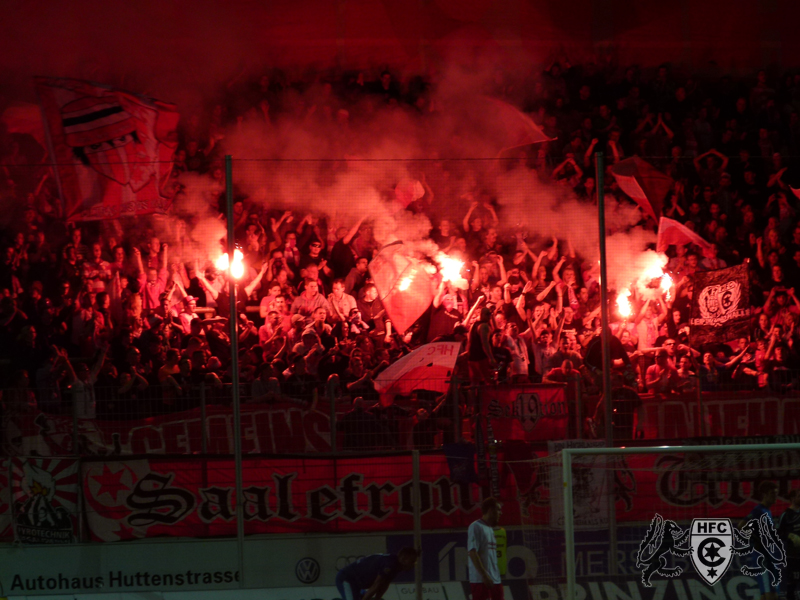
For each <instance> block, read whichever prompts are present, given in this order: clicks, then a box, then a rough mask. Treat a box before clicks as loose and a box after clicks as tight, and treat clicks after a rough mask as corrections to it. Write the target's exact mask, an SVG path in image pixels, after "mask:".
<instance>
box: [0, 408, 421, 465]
mask: <svg viewBox="0 0 800 600" xmlns="http://www.w3.org/2000/svg"><path fill="white" fill-rule="evenodd" d="M329 407H330V405H329V404H328V402H327V401H326V400H322V401H320V402H318V403H317V404H316V406H315V407H314V408H313V409H311V408H306V407H304V406H301V405H300V404H298V403H293V402H291V401H281V402H275V403H270V404H243V405H242V409H241V416H242V451H243V452H244V453H245V454H303V453H315V452H329V451H330V449H331V424H330V408H329ZM351 408H352V406H351V405H350V403H348V402H343V403H339V404H338V405H337V407H336V409H337V417H336V418H337V420H342V419H343V418H344V416H345V415H346V414H347V413H346V411H348V410H350V409H351ZM205 412H206V414H205V446H204V442H203V431H204V428H203V413H202V410H201V409H200V408H195V409H192V410H188V411H183V412H179V413H173V414H169V415H162V416H158V417H150V418H147V419H138V420H131V421H99V420H94V419H78V421H77V423H78V436H77V437H78V443H79V445H80V448H79V450H80V454H81V456H108V455H115V456H118V455H130V454H200V453H202V452H203V451H205V452H206V453H208V454H232V453H233V409H232V408H231V407H229V406H221V405H210V406H207V407H206V409H205ZM414 412H415V411H411V412H410V413H409V414H408V415H407V416H405V417H398V418H395V419H394V420H393V421H392V423H391V430H392V432H393V436H392V437H391V440H389V438H387V439H386V440H381V439H379V440H378V443H376V447H377V448H378V449H383V450H400V449H409V450H410V449H411V447H412V443H413V437H412V431H413V425H414V414H413V413H414ZM384 425H385V423H383V422H378V425H377V427H384ZM4 427H5V430H6V435H5V439H6V452H7V453H8V454H10V455H13V456H31V455H33V456H64V455H70V454H74V453H75V452H74V450H73V439H74V438H73V435H72V430H73V420H72V418H71V417H67V416H58V415H50V414H46V413H43V412H40V411H37V410H34V409H29V410H28V411H27V412H25V413H23V414H17V415H14V416H13V417H10V418H7V419H6V421H5V423H4ZM381 431H382V430H375V431H369V430H366V431H364V432H363V435H370V436H372V437H370V439H373V437H374V436H379V434H380V433H381ZM357 434H358V435H361V434H362V433H361V432H358V433H357ZM344 436H345V431H344V430H343V427H340V428H339V447H340V448H341V447H342V443H343V441H344ZM389 441H390V442H391V445H387V444H388V443H389ZM384 442H386V443H384Z"/></svg>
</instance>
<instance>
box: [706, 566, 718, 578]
mask: <svg viewBox="0 0 800 600" xmlns="http://www.w3.org/2000/svg"><path fill="white" fill-rule="evenodd" d="M708 576H709V577H712V578H713V577H716V576H717V570H716V569H715V568H714V567H711V568H710V569H709V570H708Z"/></svg>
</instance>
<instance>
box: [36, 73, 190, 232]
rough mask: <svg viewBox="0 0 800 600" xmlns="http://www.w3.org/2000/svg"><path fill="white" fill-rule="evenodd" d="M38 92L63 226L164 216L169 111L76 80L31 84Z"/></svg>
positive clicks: (171, 136) (174, 116) (173, 118)
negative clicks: (61, 203) (135, 216)
mask: <svg viewBox="0 0 800 600" xmlns="http://www.w3.org/2000/svg"><path fill="white" fill-rule="evenodd" d="M36 91H37V93H38V95H39V101H40V103H41V106H42V111H43V114H44V122H45V132H46V135H47V142H48V146H49V151H50V155H51V156H52V157H53V158H54V162H55V164H56V169H55V170H56V176H57V180H58V185H59V190H60V193H61V199H62V202H63V204H64V215H65V216H66V218H67V220H69V221H92V220H99V219H115V218H117V217H121V216H127V215H144V214H150V213H154V212H165V211H166V209H167V208H168V207H169V205H170V203H171V201H172V200H171V197H170V194H169V193H168V191H167V188H166V185H165V184H166V182H167V180H168V177H169V173H170V170H171V168H172V153H173V152H174V150H175V147H176V145H177V132H176V128H177V125H178V113H177V111H176V108H175V106H174V105H172V104H167V103H164V102H160V101H158V100H154V99H152V98H146V97H144V96H139V95H135V94H131V93H129V92H124V91H121V90H117V89H114V88H110V87H106V86H102V85H98V84H95V83H90V82H88V81H81V80H77V79H55V78H45V77H37V78H36Z"/></svg>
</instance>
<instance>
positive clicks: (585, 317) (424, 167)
mask: <svg viewBox="0 0 800 600" xmlns="http://www.w3.org/2000/svg"><path fill="white" fill-rule="evenodd" d="M370 79H371V77H370V75H369V74H368V73H359V74H353V75H343V76H340V77H336V78H326V77H324V76H322V75H320V76H317V77H314V78H312V79H310V80H308V79H307V80H304V81H301V80H290V79H289V77H288V76H286V75H285V74H284V73H281V72H278V71H276V72H273V73H270V74H269V75H264V76H263V77H261V78H259V79H257V80H255V81H251V82H249V83H248V84H247V85H244V84H242V86H241V88H236V87H233V88H231V87H229V88H226V90H227V91H226V93H225V94H224V95H223V96H222V99H221V100H219V101H217V102H215V103H212V104H211V105H210V106H208V110H207V112H206V113H205V114H203V115H191V116H189V117H188V118H186V119H185V120H184V121H183V122H182V124H181V129H180V131H181V139H180V145H179V148H178V150H177V151H176V153H175V157H174V167H173V176H174V177H175V179H176V181H178V182H179V181H180V180H181V179H180V178H181V177H183V176H184V173H195V174H200V175H207V176H208V177H209V178H210V179H211V180H212V181H215V182H217V183H218V184H219V185H218V186H217V188H216V191H215V194H216V197H217V198H218V200H219V206H220V211H219V212H220V214H224V187H225V186H224V169H223V166H222V162H221V158H222V156H223V155H224V154H225V144H226V131H228V130H229V129H230V128H231V127H235V126H236V125H237V123H241V122H242V120H243V119H245V118H247V119H253V118H256V119H262V120H263V121H264V122H286V121H292V120H299V121H306V122H307V121H309V120H319V121H320V122H327V123H343V124H344V123H347V122H357V121H358V119H359V118H362V116H363V115H362V114H361V113H360V112H359V111H360V110H363V107H364V106H365V104H364V101H365V99H366V100H368V101H369V103H370V105H372V106H376V105H377V106H381V107H386V108H388V109H389V110H396V111H403V112H405V113H408V114H410V115H412V116H413V118H418V119H424V118H426V115H427V114H430V113H434V112H435V111H436V110H438V108H437V106H436V104H435V102H433V101H432V98H433V92H434V87H435V85H434V84H433V83H431V82H428V81H426V80H424V79H423V78H421V77H414V78H408V79H404V80H398V79H397V78H396V77H395V76H394V75H393V74H392V73H391V72H389V71H384V72H383V73H381V74H380V75H379V76H375V77H374V80H372V81H371V80H370ZM311 92H313V93H311ZM490 92H491V93H492V94H493V95H495V96H497V97H501V98H504V99H505V100H507V101H509V102H511V103H512V104H514V105H516V106H518V107H520V108H522V109H523V110H525V111H526V112H528V113H529V114H530V115H531V116H532V118H533V119H534V121H536V122H537V123H538V124H540V126H541V127H542V129H543V131H544V132H545V134H547V135H548V136H549V137H551V138H555V141H552V142H547V143H542V144H539V145H537V146H535V147H533V149H532V150H530V152H529V154H524V153H522V154H519V156H518V158H519V160H520V162H521V163H522V164H524V165H525V167H526V168H528V169H530V170H532V171H535V172H536V173H537V175H538V177H539V178H540V179H541V180H542V182H543V183H544V182H546V184H547V185H553V186H562V187H566V188H571V189H572V190H574V194H575V195H576V197H577V198H579V199H580V200H581V201H582V202H584V203H586V205H587V208H591V206H592V205H594V203H595V202H596V201H595V198H594V193H595V178H594V171H595V166H594V162H593V161H594V153H595V152H596V151H598V150H602V151H603V152H604V153H605V156H606V158H607V163H608V167H609V168H611V167H613V165H614V164H616V163H617V162H619V161H620V160H623V159H624V158H625V157H630V156H634V155H637V156H640V157H643V158H645V159H646V160H647V161H648V162H650V163H651V164H653V165H654V166H656V167H657V168H659V169H660V170H662V171H663V172H664V173H666V174H668V175H669V176H670V177H672V178H673V179H674V181H675V182H676V183H675V186H674V189H673V190H672V192H671V193H670V194H669V195H668V197H667V199H666V200H665V202H664V208H663V214H664V215H665V216H668V217H670V218H673V219H676V220H678V221H680V222H681V223H684V224H686V225H687V226H689V227H690V228H691V229H693V230H694V231H695V232H697V233H698V234H700V235H701V236H703V237H704V238H705V239H706V240H708V241H709V242H712V249H711V250H710V251H708V252H706V253H705V254H702V253H700V251H699V250H698V249H697V248H694V247H686V246H681V247H677V248H676V247H671V248H670V249H669V252H668V254H669V263H668V265H667V270H668V271H669V272H670V273H671V274H672V277H673V280H674V282H675V287H674V290H673V293H671V294H670V298H667V297H666V296H661V297H657V298H649V297H648V298H647V299H645V298H644V297H637V295H636V293H635V292H634V295H633V296H632V297H631V302H632V305H633V311H632V314H631V315H630V317H628V318H627V319H622V318H621V317H620V316H619V314H618V313H617V311H616V309H615V308H614V307H612V311H611V314H612V318H613V320H614V322H613V325H612V329H613V332H614V334H615V335H616V336H617V337H618V339H619V342H620V343H621V347H622V348H623V349H624V351H625V356H624V357H619V362H618V367H619V369H620V372H621V373H622V372H623V371H624V372H625V373H624V376H625V377H628V382H629V383H630V384H632V385H633V386H634V387H638V389H639V390H640V391H647V392H652V393H661V394H670V393H676V392H680V391H687V390H690V389H695V386H698V385H699V386H701V387H702V389H703V390H718V389H726V388H727V389H731V388H732V387H735V388H736V389H762V390H766V389H769V390H770V391H771V392H785V391H787V390H789V389H797V387H798V380H797V376H798V370H797V367H798V356H797V350H798V345H797V341H798V327H797V322H798V315H799V314H800V301H799V300H798V297H797V294H800V285H798V284H799V283H800V222H799V221H798V215H797V196H796V195H795V193H794V190H793V188H792V186H794V185H798V186H800V172H799V171H798V168H800V162H799V161H798V158H800V74H794V73H790V74H786V75H784V76H782V77H780V78H777V79H774V80H773V79H771V78H770V77H769V76H768V75H767V73H765V72H763V71H762V72H759V73H758V74H757V75H756V77H755V78H754V79H750V78H741V79H737V78H734V77H728V76H722V77H717V78H694V77H686V76H679V75H678V74H673V73H672V72H671V69H670V67H669V66H666V65H665V66H661V67H659V68H657V69H653V70H640V69H638V68H636V67H628V68H624V69H621V70H620V69H613V70H612V69H606V68H601V67H599V66H597V65H594V64H588V63H587V64H582V65H572V64H558V63H554V64H552V65H550V66H549V67H548V68H547V69H546V70H544V71H543V72H542V73H539V74H536V75H534V76H530V77H526V78H525V79H524V80H523V79H520V80H515V79H514V78H513V77H512V76H511V75H503V76H498V78H497V79H496V81H495V87H494V89H492V90H490ZM301 98H302V100H300V99H301ZM309 98H311V99H313V101H312V100H309ZM3 139H4V140H5V141H4V142H3V145H2V148H1V149H0V151H1V152H2V155H3V157H2V172H3V177H2V179H3V181H2V182H0V188H1V189H0V193H2V205H3V207H4V208H5V210H6V211H7V214H6V218H5V219H4V222H5V223H6V226H5V230H4V231H3V232H2V240H3V244H4V245H3V252H2V259H1V260H0V289H1V290H2V298H0V358H2V359H4V361H5V362H6V364H7V368H6V379H5V381H4V384H3V387H4V388H5V391H4V392H3V404H4V407H5V411H6V412H7V413H13V412H14V411H19V410H25V409H26V407H28V406H35V407H36V408H38V409H39V410H42V411H45V412H52V413H61V414H70V413H71V412H72V410H73V406H74V407H75V410H76V413H77V415H78V416H79V417H82V418H95V417H96V418H103V419H129V418H141V417H146V416H151V415H155V414H163V413H165V412H175V411H180V410H184V409H187V408H192V407H193V406H196V405H197V402H198V395H197V393H196V386H197V385H198V384H200V383H204V384H205V386H206V389H207V390H208V398H209V401H210V402H225V401H226V392H225V391H224V390H225V386H224V384H226V383H229V382H230V380H231V377H230V375H231V373H230V362H231V361H230V340H229V337H228V335H229V333H228V329H227V319H226V316H227V315H228V314H229V309H230V301H231V299H230V297H229V294H228V288H227V285H226V277H225V273H224V272H221V271H218V270H217V269H216V268H215V267H214V264H213V263H212V262H210V261H207V262H203V261H199V262H198V261H190V262H186V258H185V257H186V254H185V253H184V251H183V246H184V241H185V240H184V238H185V232H186V225H185V224H184V223H183V222H182V221H180V220H177V219H173V220H171V221H170V219H169V217H168V218H166V219H165V220H164V221H161V223H162V226H160V227H158V228H156V227H150V228H148V227H136V228H130V227H127V228H123V227H122V226H120V225H119V223H108V222H106V223H101V222H86V223H76V224H71V225H69V226H67V225H66V224H65V223H64V220H63V219H62V218H61V215H60V208H59V203H58V201H57V188H56V187H55V185H54V182H53V181H54V178H53V177H52V176H48V170H49V167H46V166H41V167H38V168H35V169H34V168H31V167H30V166H29V165H28V164H27V162H26V160H27V159H26V158H25V156H24V153H23V152H22V150H23V148H22V144H21V141H20V140H19V138H17V137H15V136H12V135H9V134H7V133H4V134H3ZM413 169H414V170H415V171H414V172H415V173H416V176H417V178H418V189H419V190H420V192H422V193H420V194H415V199H414V201H413V202H411V203H410V204H409V205H408V207H407V208H406V210H408V211H411V212H414V213H417V214H424V215H426V216H428V217H429V218H430V220H431V223H432V229H431V231H430V234H429V237H430V239H431V240H433V241H434V242H435V243H436V244H437V245H438V246H439V248H440V249H441V250H442V251H443V252H445V253H446V254H448V255H450V256H453V257H456V258H459V259H461V260H463V261H464V264H465V268H464V271H463V275H464V277H465V278H466V279H467V281H468V282H469V286H468V289H466V290H461V289H456V288H455V287H452V286H451V285H449V284H447V283H442V284H441V285H440V286H439V288H438V290H437V293H436V296H435V298H434V300H433V302H432V305H431V307H430V308H429V310H428V311H427V312H426V314H425V315H423V317H422V318H420V320H419V321H418V322H417V324H416V325H415V326H414V327H412V328H411V329H410V330H409V331H407V332H405V333H404V334H403V335H399V334H398V333H397V332H396V331H394V329H393V327H392V322H391V320H390V319H389V316H388V315H387V313H386V311H385V309H384V307H383V306H382V304H381V300H380V298H379V297H378V290H377V289H376V287H375V285H374V283H373V282H372V280H371V275H370V271H369V269H368V264H369V261H370V260H371V258H372V257H373V255H374V254H375V253H376V251H377V250H378V247H377V244H376V242H375V238H374V236H373V230H372V223H371V222H370V221H369V220H368V219H362V220H360V221H357V222H353V223H347V224H344V225H343V226H338V224H337V226H336V227H334V226H333V224H332V222H331V221H330V219H329V218H328V216H327V215H326V214H321V213H309V214H304V213H302V212H298V211H292V210H285V209H286V207H269V206H264V205H263V204H261V203H258V202H255V201H253V200H252V199H250V198H247V197H242V196H238V197H237V202H236V205H235V218H236V224H235V230H236V239H237V243H238V244H240V246H241V248H242V252H243V254H244V263H245V267H246V271H245V276H244V277H243V279H242V281H241V284H240V285H239V287H238V293H239V297H238V298H237V309H238V312H239V313H240V314H241V315H242V316H241V318H240V327H239V331H238V342H239V348H240V349H241V351H240V364H241V373H242V382H243V386H244V387H243V395H244V398H245V401H246V402H254V403H259V402H271V401H273V400H275V399H277V398H280V397H290V398H295V399H299V400H301V401H303V402H306V403H311V402H313V399H314V398H315V397H317V396H318V395H319V394H320V393H323V390H324V386H325V382H326V381H327V380H328V377H329V376H330V375H331V374H334V373H336V374H338V375H339V377H340V382H341V384H340V385H341V388H342V391H343V392H344V393H345V394H347V395H349V396H350V397H353V398H360V399H362V400H359V401H357V402H355V406H354V409H353V414H352V415H351V417H350V418H351V419H352V420H358V419H359V418H362V417H359V415H361V414H363V413H367V412H369V411H370V410H372V409H371V408H370V406H371V405H372V404H373V403H374V402H375V401H376V400H377V397H378V395H377V393H376V391H375V388H374V384H373V380H374V378H375V377H376V375H377V373H379V372H380V371H381V370H382V369H385V368H386V367H387V366H388V365H390V364H391V363H392V362H393V361H395V360H397V359H398V358H399V357H400V356H402V355H404V354H406V353H408V352H409V351H410V350H411V349H413V348H414V347H416V346H418V345H420V344H423V343H426V342H431V341H433V340H451V341H462V340H463V341H464V347H463V348H464V354H463V356H462V358H461V359H460V361H459V366H458V367H457V368H458V369H459V370H460V372H461V374H462V377H463V379H464V380H470V381H471V382H472V383H490V382H496V381H500V382H502V381H511V382H517V383H519V382H540V381H554V382H567V381H571V380H574V379H581V380H582V381H583V383H584V385H585V386H586V387H587V389H588V390H589V391H593V390H594V391H596V390H597V389H598V378H597V372H598V365H597V361H596V360H595V361H592V360H591V359H589V360H587V352H589V354H590V356H591V342H592V340H593V339H594V337H595V336H596V335H597V334H598V332H599V327H600V326H599V323H600V318H599V312H600V308H599V305H600V300H599V285H598V272H597V269H596V267H594V266H593V265H591V264H589V262H588V261H587V260H586V257H582V256H580V255H579V254H577V253H576V252H575V251H574V250H573V248H572V240H570V239H569V238H567V237H563V236H562V237H561V238H560V239H559V238H558V237H550V238H542V237H541V236H535V237H528V238H526V237H525V235H524V233H523V232H520V231H519V230H512V229H509V228H506V227H504V226H503V222H502V216H503V215H502V209H501V208H500V207H498V206H497V204H496V202H495V201H494V199H493V198H492V197H491V195H490V194H488V193H486V192H485V191H484V190H483V189H482V188H481V187H480V186H477V185H476V187H475V189H474V190H473V192H472V194H470V195H467V196H465V197H459V198H456V197H451V196H450V194H449V191H448V185H447V180H448V173H447V169H448V165H447V163H446V162H440V161H430V162H422V163H421V164H420V163H415V165H414V167H413ZM605 183H606V186H607V192H608V193H610V194H614V195H617V196H619V197H620V198H624V195H623V194H622V193H621V192H619V190H618V188H617V186H616V183H615V181H614V177H613V176H611V174H610V173H609V174H608V175H607V176H606V177H605ZM392 191H393V190H385V192H386V193H387V194H390V193H392ZM531 208H532V210H533V209H534V206H533V205H532V207H531ZM456 210H460V211H461V213H460V214H457V213H455V212H454V211H456ZM587 214H592V213H591V211H587ZM142 222H143V223H144V222H145V221H142ZM150 222H151V221H148V223H150ZM164 222H168V223H169V226H168V227H164V226H163V223H164ZM640 226H641V227H651V228H652V227H654V224H653V223H652V222H645V220H644V217H643V222H642V224H640ZM165 231H169V233H168V234H165V233H164V232H165ZM744 261H749V263H748V264H749V266H750V274H751V286H752V294H751V304H752V305H753V315H754V317H753V322H752V329H751V335H750V336H749V337H742V338H741V339H739V340H737V341H734V342H731V343H723V342H719V343H714V344H706V345H704V346H702V347H693V346H692V345H690V339H689V330H690V327H689V325H688V321H689V308H690V303H691V297H692V293H693V290H692V283H691V282H692V275H693V274H694V273H696V272H698V271H704V270H715V269H720V268H724V267H726V266H732V265H736V264H741V263H742V262H744ZM612 298H613V295H612ZM628 365H630V368H627V369H626V367H627V366H628ZM440 408H441V404H440V403H439V401H438V399H436V398H433V399H431V403H430V406H429V411H430V413H432V414H429V412H428V411H425V410H423V412H421V413H419V415H418V416H417V419H418V420H419V423H418V425H419V430H420V431H422V430H425V431H428V429H430V426H425V427H423V426H422V422H423V421H425V420H426V419H428V418H429V417H430V416H436V414H437V411H439V410H440ZM382 410H385V409H382ZM356 413H357V414H356ZM390 416H391V415H390ZM390 416H389V417H390ZM369 418H372V417H370V416H364V417H363V419H369ZM431 420H432V421H433V419H431ZM426 427H428V429H425V428H426ZM428 433H430V431H428ZM426 435H427V434H424V432H423V433H420V439H423V438H425V439H428V438H426V437H425V436H426ZM428 437H430V436H428ZM425 443H428V442H420V444H423V445H424V444H425Z"/></svg>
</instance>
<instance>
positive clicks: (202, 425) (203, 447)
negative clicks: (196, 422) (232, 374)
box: [200, 381, 208, 457]
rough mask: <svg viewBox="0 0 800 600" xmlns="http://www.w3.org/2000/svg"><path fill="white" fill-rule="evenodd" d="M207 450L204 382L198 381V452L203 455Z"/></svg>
mask: <svg viewBox="0 0 800 600" xmlns="http://www.w3.org/2000/svg"><path fill="white" fill-rule="evenodd" d="M206 452H208V436H207V435H206V384H205V382H204V381H203V382H201V383H200V453H201V454H202V455H203V456H204V457H205V455H206Z"/></svg>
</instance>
